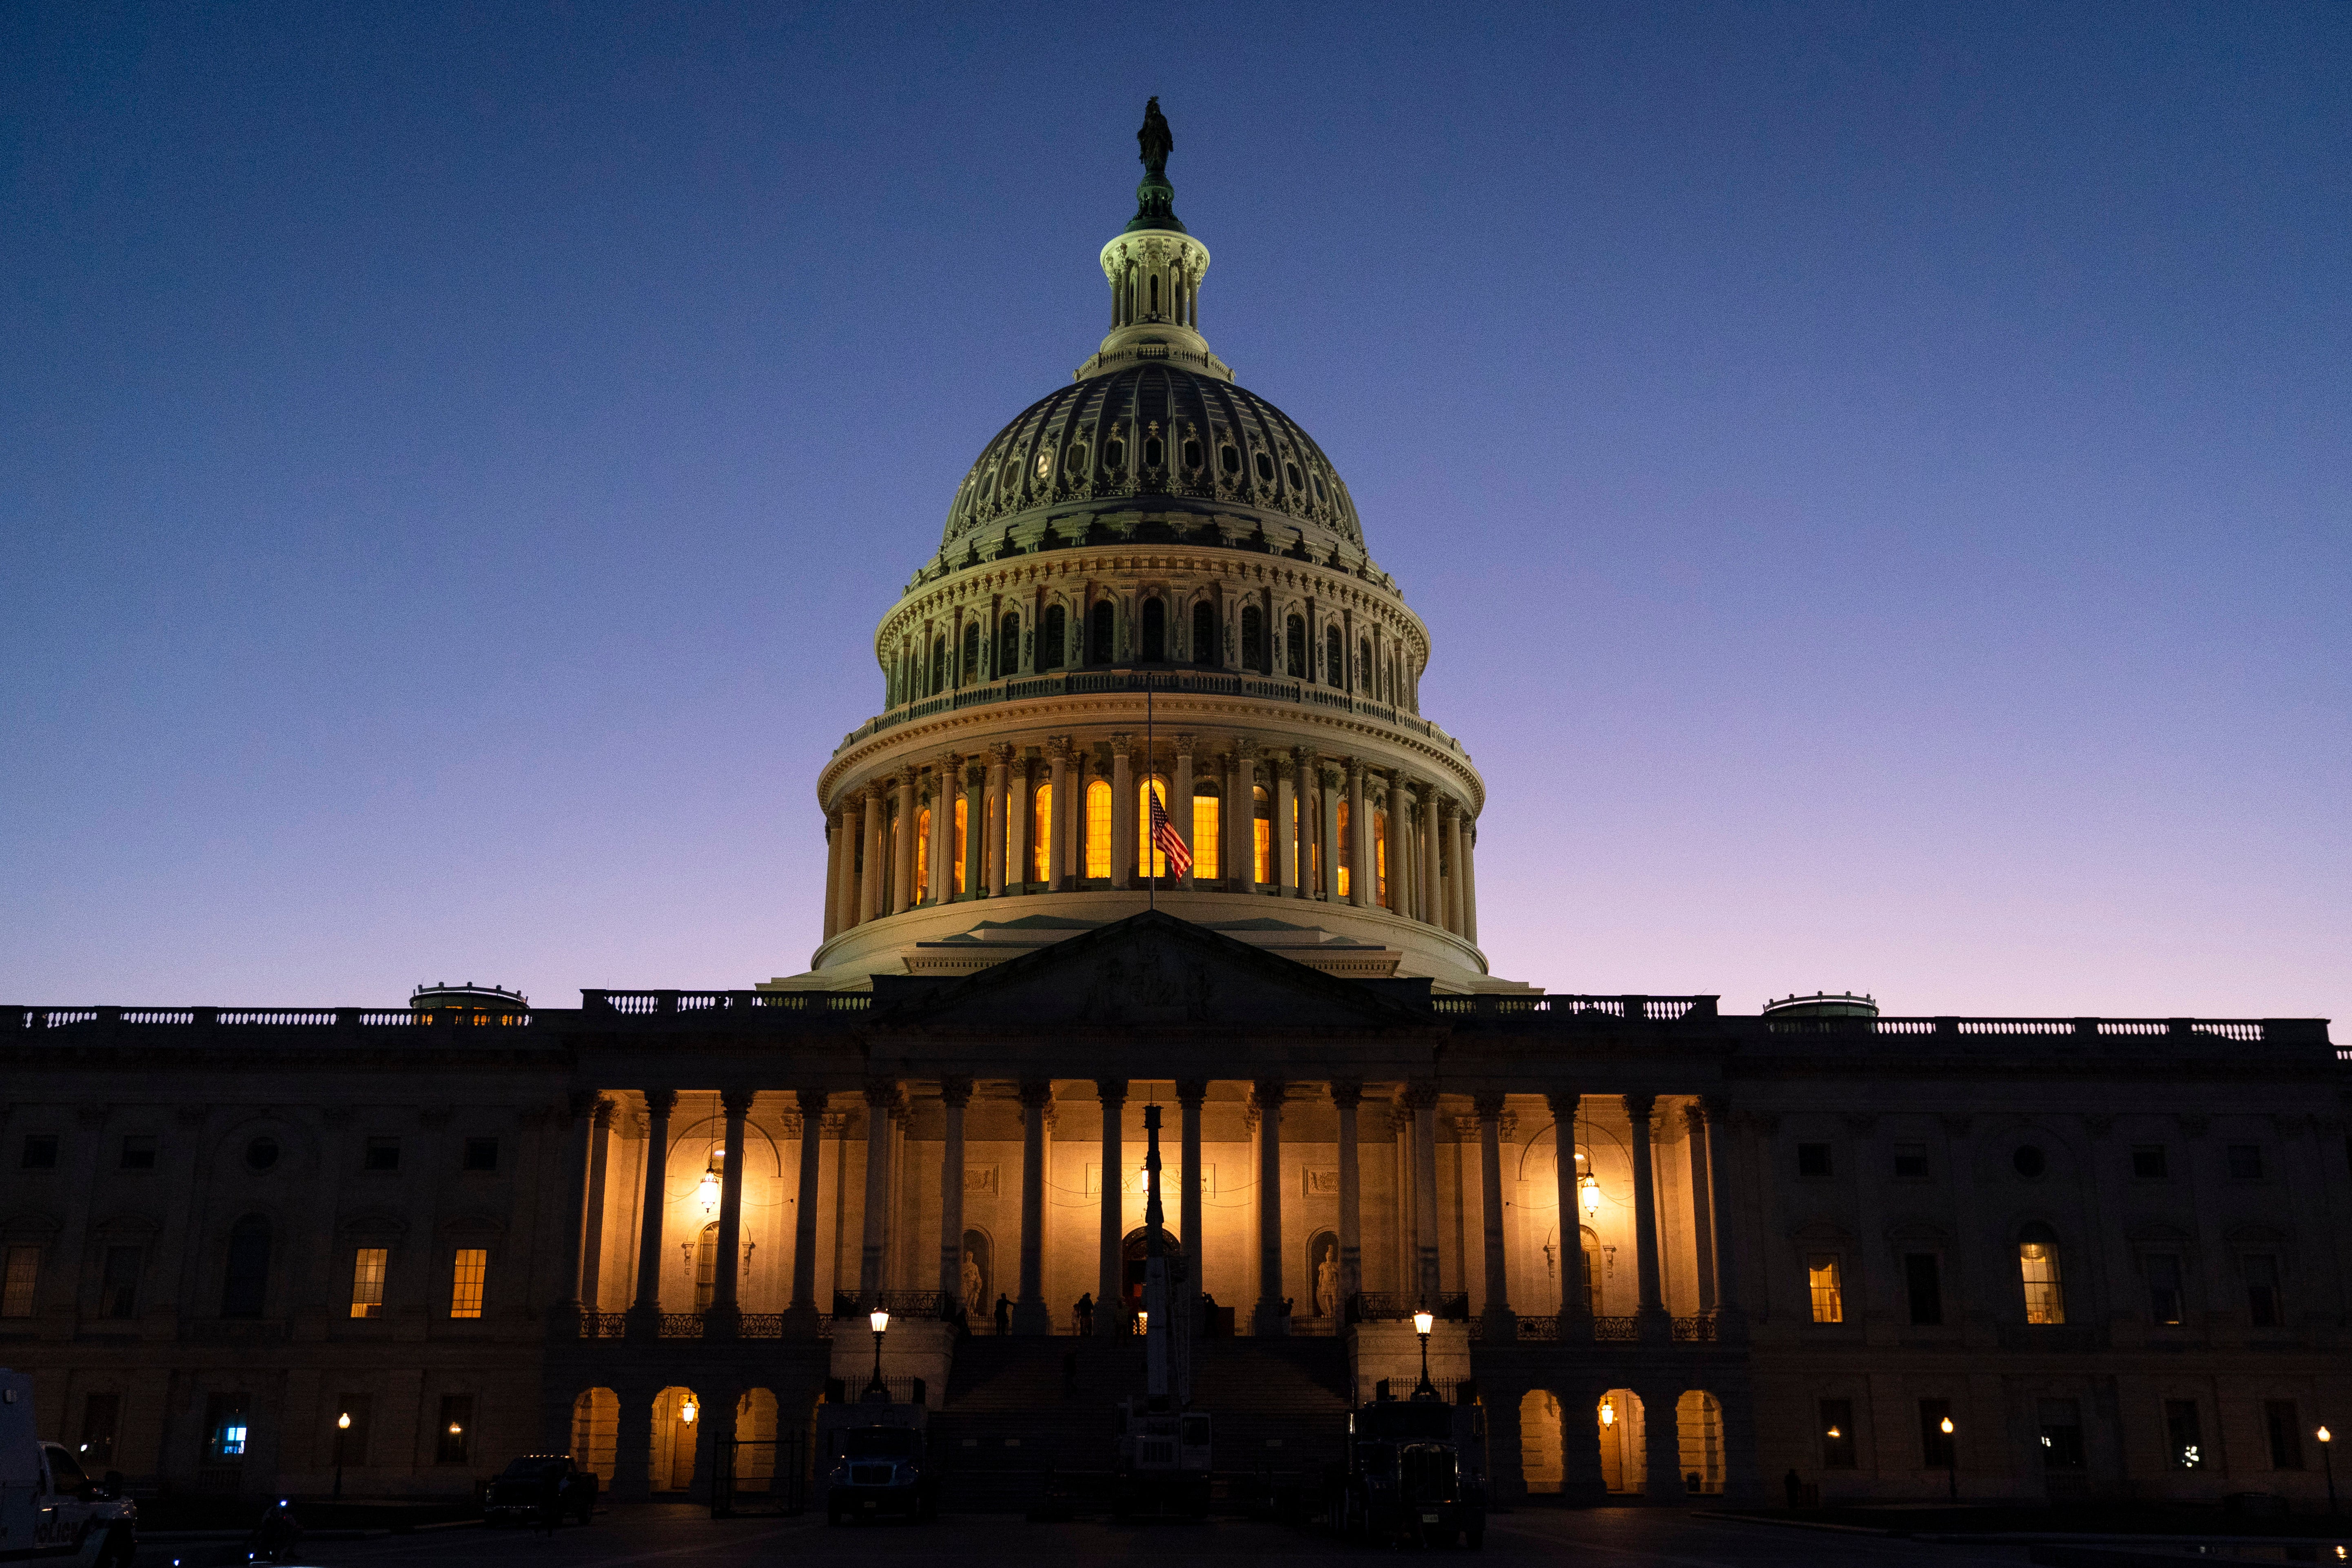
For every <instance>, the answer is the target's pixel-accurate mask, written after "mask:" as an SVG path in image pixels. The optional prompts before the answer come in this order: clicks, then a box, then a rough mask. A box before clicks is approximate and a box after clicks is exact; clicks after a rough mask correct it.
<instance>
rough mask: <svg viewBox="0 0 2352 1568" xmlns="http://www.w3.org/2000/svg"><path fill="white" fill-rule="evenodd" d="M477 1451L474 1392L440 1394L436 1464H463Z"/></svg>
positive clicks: (435, 1436)
mask: <svg viewBox="0 0 2352 1568" xmlns="http://www.w3.org/2000/svg"><path fill="white" fill-rule="evenodd" d="M473 1451H474V1396H473V1395H472V1394H443V1395H442V1396H441V1426H440V1428H439V1430H438V1431H436V1433H435V1434H434V1437H433V1462H434V1463H435V1464H436V1465H462V1464H465V1463H467V1461H468V1459H469V1458H470V1457H471V1456H472V1454H473Z"/></svg>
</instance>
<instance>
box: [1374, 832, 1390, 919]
mask: <svg viewBox="0 0 2352 1568" xmlns="http://www.w3.org/2000/svg"><path fill="white" fill-rule="evenodd" d="M1372 902H1374V903H1376V904H1378V905H1380V906H1381V908H1382V909H1386V908H1387V907H1388V902H1389V820H1388V818H1387V817H1386V816H1382V815H1381V814H1380V813H1379V812H1374V813H1373V814H1372Z"/></svg>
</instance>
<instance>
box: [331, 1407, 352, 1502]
mask: <svg viewBox="0 0 2352 1568" xmlns="http://www.w3.org/2000/svg"><path fill="white" fill-rule="evenodd" d="M351 1429H352V1413H351V1412H350V1411H348V1410H346V1411H344V1412H343V1413H342V1414H341V1415H338V1416H336V1417H335V1500H336V1501H337V1502H341V1501H342V1500H343V1434H344V1433H346V1432H348V1431H350V1430H351Z"/></svg>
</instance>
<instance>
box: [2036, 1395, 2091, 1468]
mask: <svg viewBox="0 0 2352 1568" xmlns="http://www.w3.org/2000/svg"><path fill="white" fill-rule="evenodd" d="M2040 1415H2041V1418H2042V1468H2043V1469H2045V1470H2079V1469H2082V1468H2084V1458H2083V1406H2082V1405H2081V1404H2080V1402H2078V1401H2076V1400H2072V1399H2045V1400H2042V1402H2041V1411H2040Z"/></svg>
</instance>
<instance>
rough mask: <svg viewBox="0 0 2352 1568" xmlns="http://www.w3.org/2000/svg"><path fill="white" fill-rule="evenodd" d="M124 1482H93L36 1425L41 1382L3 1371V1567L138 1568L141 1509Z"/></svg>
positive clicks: (0, 1504)
mask: <svg viewBox="0 0 2352 1568" xmlns="http://www.w3.org/2000/svg"><path fill="white" fill-rule="evenodd" d="M121 1493H122V1482H121V1477H120V1476H116V1475H113V1474H111V1473H109V1474H108V1475H106V1476H104V1477H101V1478H99V1479H92V1478H91V1477H90V1476H89V1475H88V1474H87V1473H85V1472H84V1471H83V1469H82V1468H81V1461H80V1460H79V1459H78V1458H75V1457H74V1456H73V1453H72V1452H71V1451H70V1450H69V1449H68V1448H67V1447H65V1446H64V1445H63V1444H61V1443H48V1442H44V1441H42V1440H41V1437H40V1436H39V1434H38V1433H37V1431H36V1430H35V1428H34V1426H33V1380H32V1379H31V1378H29V1377H26V1376H23V1375H22V1374H20V1373H13V1372H6V1371H0V1562H7V1563H13V1562H19V1561H33V1560H38V1561H39V1562H40V1563H42V1564H43V1568H49V1565H51V1564H55V1565H56V1568H131V1554H132V1553H133V1552H136V1551H137V1550H138V1549H139V1533H138V1532H139V1509H138V1506H137V1505H136V1504H135V1503H133V1502H131V1500H130V1499H129V1498H126V1497H124V1496H122V1495H121Z"/></svg>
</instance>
